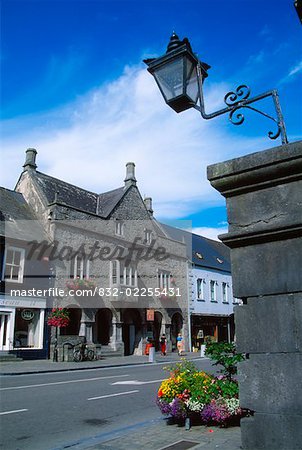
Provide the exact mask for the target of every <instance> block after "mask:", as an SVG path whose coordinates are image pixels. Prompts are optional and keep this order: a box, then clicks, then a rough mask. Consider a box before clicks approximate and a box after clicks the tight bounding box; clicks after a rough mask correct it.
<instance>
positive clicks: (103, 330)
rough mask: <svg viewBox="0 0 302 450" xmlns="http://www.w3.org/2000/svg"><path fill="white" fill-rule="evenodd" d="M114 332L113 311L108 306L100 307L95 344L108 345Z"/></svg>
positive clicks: (95, 330)
mask: <svg viewBox="0 0 302 450" xmlns="http://www.w3.org/2000/svg"><path fill="white" fill-rule="evenodd" d="M111 332H112V312H111V310H110V309H108V308H102V309H98V310H97V312H96V315H95V326H94V336H93V341H94V343H95V344H102V345H108V344H109V342H110V336H111Z"/></svg>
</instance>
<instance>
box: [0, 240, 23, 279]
mask: <svg viewBox="0 0 302 450" xmlns="http://www.w3.org/2000/svg"><path fill="white" fill-rule="evenodd" d="M24 255H25V250H24V249H23V248H17V247H7V248H6V249H5V256H4V271H3V274H2V279H3V280H4V281H12V282H14V283H22V282H23V273H24Z"/></svg>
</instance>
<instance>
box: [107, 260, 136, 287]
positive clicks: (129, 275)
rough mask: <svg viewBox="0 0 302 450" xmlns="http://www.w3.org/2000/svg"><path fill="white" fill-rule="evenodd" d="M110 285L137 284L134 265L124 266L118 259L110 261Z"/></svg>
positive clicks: (130, 285) (131, 285)
mask: <svg viewBox="0 0 302 450" xmlns="http://www.w3.org/2000/svg"><path fill="white" fill-rule="evenodd" d="M110 278H111V285H118V284H119V285H124V286H129V287H136V286H137V269H136V267H135V266H134V265H132V264H129V265H127V266H124V265H123V264H122V263H121V262H120V261H118V260H114V261H111V262H110Z"/></svg>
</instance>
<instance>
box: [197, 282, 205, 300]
mask: <svg viewBox="0 0 302 450" xmlns="http://www.w3.org/2000/svg"><path fill="white" fill-rule="evenodd" d="M204 284H205V280H204V279H203V278H197V299H198V300H204V299H205V298H204V297H205V296H204Z"/></svg>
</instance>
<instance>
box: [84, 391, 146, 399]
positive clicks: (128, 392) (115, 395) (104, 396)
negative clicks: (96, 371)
mask: <svg viewBox="0 0 302 450" xmlns="http://www.w3.org/2000/svg"><path fill="white" fill-rule="evenodd" d="M136 392H139V391H127V392H118V393H117V394H108V395H101V396H100V397H91V398H88V399H87V400H99V399H101V398H109V397H118V396H119V395H127V394H134V393H136Z"/></svg>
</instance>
